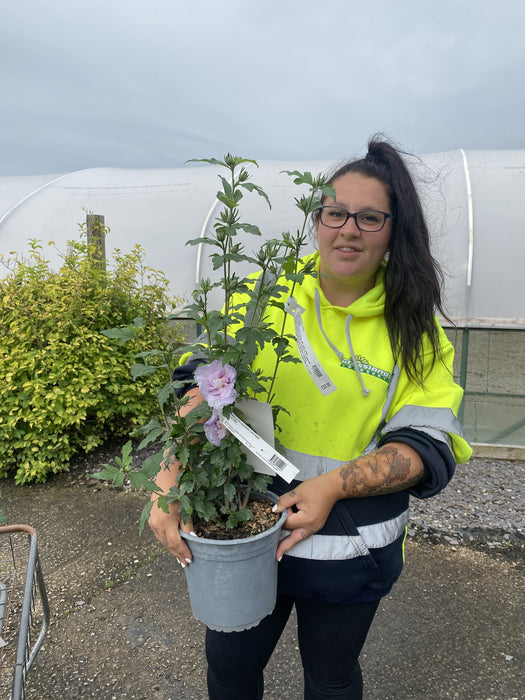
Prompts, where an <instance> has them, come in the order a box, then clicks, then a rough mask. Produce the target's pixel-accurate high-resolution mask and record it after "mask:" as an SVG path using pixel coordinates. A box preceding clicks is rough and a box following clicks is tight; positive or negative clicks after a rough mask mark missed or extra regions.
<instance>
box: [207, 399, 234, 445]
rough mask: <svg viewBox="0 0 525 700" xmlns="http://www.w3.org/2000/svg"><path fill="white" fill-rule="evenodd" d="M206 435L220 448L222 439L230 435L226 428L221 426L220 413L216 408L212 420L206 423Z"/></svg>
mask: <svg viewBox="0 0 525 700" xmlns="http://www.w3.org/2000/svg"><path fill="white" fill-rule="evenodd" d="M204 434H205V435H206V437H207V438H208V440H209V441H210V442H211V444H212V445H215V447H219V446H220V444H221V440H222V438H225V437H226V435H227V434H228V431H227V430H226V428H225V427H224V426H223V425H222V424H221V420H220V416H219V412H218V411H217V409H216V408H214V409H213V413H212V414H211V418H210V419H209V420H207V421H206V423H204Z"/></svg>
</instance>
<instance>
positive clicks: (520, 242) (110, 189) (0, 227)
mask: <svg viewBox="0 0 525 700" xmlns="http://www.w3.org/2000/svg"><path fill="white" fill-rule="evenodd" d="M331 166H332V163H330V162H328V161H317V162H306V161H294V162H275V161H263V162H261V163H260V167H259V168H255V167H254V166H249V167H250V170H251V171H252V177H253V181H254V182H256V183H257V184H259V185H261V186H262V187H263V189H264V190H265V191H266V192H267V194H268V196H269V198H270V200H271V202H272V210H271V211H270V210H269V209H268V206H267V204H266V203H265V201H264V200H263V199H262V198H260V197H258V196H257V195H256V194H248V193H247V194H246V196H245V198H244V199H243V201H242V205H241V213H242V218H243V220H244V221H246V222H249V223H255V224H257V225H259V226H260V228H261V230H262V232H263V235H264V237H266V238H272V237H275V236H277V235H279V233H280V232H281V231H292V232H294V231H295V230H296V229H297V227H298V226H299V225H300V223H301V217H302V214H301V213H300V212H299V210H298V209H296V207H295V206H294V201H293V198H294V196H297V195H298V194H299V192H300V190H299V189H298V188H297V186H296V185H294V184H293V182H292V179H291V178H290V177H289V176H288V175H285V174H283V173H282V172H281V171H283V170H301V171H303V170H309V171H311V172H313V173H314V174H317V173H318V172H325V171H326V170H329V169H330V168H331ZM411 167H413V169H414V173H415V175H416V178H417V181H418V187H419V190H420V194H421V197H422V200H423V203H424V207H425V210H426V212H427V215H428V219H429V223H430V226H431V232H432V245H433V249H434V252H435V254H436V256H437V258H438V260H439V261H440V263H441V264H442V266H443V267H444V270H445V274H446V283H445V300H446V308H447V310H448V312H449V315H450V317H451V318H452V319H453V320H455V321H457V322H459V323H460V324H462V325H463V324H465V325H469V326H489V327H490V326H495V327H502V326H505V327H525V303H524V294H523V282H522V278H523V275H522V270H523V269H524V266H525V236H524V232H525V231H524V230H525V225H524V223H523V222H524V213H523V202H524V201H525V151H522V150H517V151H451V152H446V153H438V154H429V155H424V156H421V157H420V159H417V160H414V161H413V162H412V166H411ZM218 172H219V169H218V168H215V167H211V166H200V165H199V166H195V165H191V166H187V167H184V168H173V169H162V170H126V169H117V168H93V169H89V170H81V171H78V172H73V173H67V174H62V175H48V176H43V175H42V176H41V175H39V176H24V177H0V252H1V253H4V254H6V253H9V252H10V251H17V252H19V253H24V252H26V251H27V248H28V240H29V239H30V238H37V239H39V240H41V241H43V242H44V243H46V242H47V241H54V242H55V246H56V248H58V249H59V250H64V249H65V246H66V241H67V240H70V239H76V238H78V235H79V234H78V224H80V223H81V222H83V221H85V219H86V213H94V214H102V215H104V217H105V222H106V225H107V226H109V227H110V233H109V236H108V238H107V241H106V251H107V252H108V253H110V252H111V251H112V250H113V249H115V248H118V249H120V250H122V251H127V250H130V249H131V248H132V247H133V245H134V244H135V243H140V244H141V245H142V246H143V247H144V249H145V251H146V263H147V264H148V265H150V266H151V267H154V268H156V269H159V270H162V271H163V272H165V273H166V275H167V277H168V278H169V280H170V284H171V289H172V291H173V293H174V294H176V295H178V296H184V297H186V298H188V297H189V295H190V293H191V290H192V289H193V288H194V286H195V282H196V280H197V279H199V278H202V277H209V276H213V272H212V269H211V265H210V261H209V257H208V256H209V252H210V251H209V250H206V247H205V246H203V247H202V248H200V247H199V248H198V247H193V246H185V241H186V240H187V239H189V238H197V237H199V236H201V235H203V234H205V232H206V231H207V230H208V229H209V228H210V227H211V226H213V220H214V217H215V216H216V215H217V213H218V212H219V211H220V204H219V203H218V202H217V201H216V199H215V193H216V191H217V189H218V187H219V181H218V179H217V175H218ZM258 245H259V239H257V238H249V240H248V247H249V249H256V248H257V247H258ZM44 254H45V256H46V257H47V258H49V259H50V260H51V262H52V263H53V265H56V267H58V266H59V265H60V257H59V254H58V253H57V251H56V250H55V247H47V246H45V248H44ZM0 274H2V273H1V271H0Z"/></svg>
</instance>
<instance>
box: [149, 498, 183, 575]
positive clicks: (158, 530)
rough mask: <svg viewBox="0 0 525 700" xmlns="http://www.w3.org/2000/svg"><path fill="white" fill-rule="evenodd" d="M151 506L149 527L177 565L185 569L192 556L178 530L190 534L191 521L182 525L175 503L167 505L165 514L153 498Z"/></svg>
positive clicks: (177, 505) (177, 506)
mask: <svg viewBox="0 0 525 700" xmlns="http://www.w3.org/2000/svg"><path fill="white" fill-rule="evenodd" d="M152 500H153V506H152V507H151V512H150V516H149V521H148V522H149V526H150V528H151V529H152V531H153V534H154V535H155V537H156V538H157V539H158V541H159V542H160V543H161V544H162V545H164V547H166V549H167V550H168V551H169V552H171V554H173V556H174V557H176V558H177V560H178V562H179V564H180V565H181V566H182V567H183V568H185V567H186V566H187V565H188V564H190V562H191V559H192V556H191V550H190V548H189V547H188V545H187V544H186V541H185V540H184V539H183V538H182V537H181V536H180V532H179V528H180V529H181V530H183V531H184V532H187V533H191V532H192V531H193V526H192V523H191V520H189V521H188V522H187V523H186V524H184V523H183V521H182V518H181V516H180V513H179V504H178V503H176V502H173V503H170V504H169V512H168V513H165V512H164V511H163V510H162V508H159V506H158V505H157V498H156V497H153V499H152Z"/></svg>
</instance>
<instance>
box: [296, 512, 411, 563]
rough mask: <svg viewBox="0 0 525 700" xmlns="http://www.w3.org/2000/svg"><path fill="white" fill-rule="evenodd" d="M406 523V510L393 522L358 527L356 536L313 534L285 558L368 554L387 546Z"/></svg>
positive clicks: (334, 557)
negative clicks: (372, 550)
mask: <svg viewBox="0 0 525 700" xmlns="http://www.w3.org/2000/svg"><path fill="white" fill-rule="evenodd" d="M407 523H408V510H406V511H404V512H403V513H401V515H398V516H397V517H396V518H392V520H386V521H384V522H382V523H375V524H374V525H363V526H361V527H358V528H357V531H358V532H359V535H353V536H351V535H312V536H311V537H309V538H308V539H307V540H303V541H302V542H298V543H297V544H296V545H294V546H293V547H292V549H290V550H288V552H286V555H285V556H290V557H299V558H301V559H317V560H325V561H326V560H330V561H343V560H345V559H355V558H356V557H363V556H366V555H367V554H369V553H370V552H369V550H370V549H379V548H380V547H387V546H388V545H389V544H392V543H393V542H395V541H396V540H397V539H398V537H401V535H402V534H403V532H404V530H405V527H406V525H407Z"/></svg>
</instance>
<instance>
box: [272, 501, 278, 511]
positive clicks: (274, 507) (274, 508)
mask: <svg viewBox="0 0 525 700" xmlns="http://www.w3.org/2000/svg"><path fill="white" fill-rule="evenodd" d="M276 511H277V503H276V504H275V505H274V506H273V508H272V513H275V512H276Z"/></svg>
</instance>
